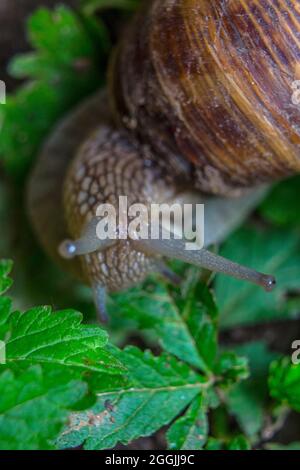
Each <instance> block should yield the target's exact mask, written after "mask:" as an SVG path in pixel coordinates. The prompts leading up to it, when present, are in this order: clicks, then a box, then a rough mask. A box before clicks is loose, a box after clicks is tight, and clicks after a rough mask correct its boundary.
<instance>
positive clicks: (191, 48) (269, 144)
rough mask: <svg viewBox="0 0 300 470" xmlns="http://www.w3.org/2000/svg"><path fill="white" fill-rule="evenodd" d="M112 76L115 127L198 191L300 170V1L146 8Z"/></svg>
mask: <svg viewBox="0 0 300 470" xmlns="http://www.w3.org/2000/svg"><path fill="white" fill-rule="evenodd" d="M111 71H112V80H111V84H112V85H111V87H112V93H111V95H112V96H113V105H114V109H115V113H116V116H117V117H118V119H119V121H122V124H123V125H125V126H127V127H129V128H131V129H132V130H134V131H135V132H136V133H137V134H138V135H139V136H140V138H142V139H143V140H144V141H145V142H148V143H150V144H151V145H152V146H153V148H154V149H155V151H156V153H157V154H158V155H159V157H160V158H166V159H167V158H170V157H171V159H172V161H175V162H176V164H178V163H179V164H180V163H182V168H180V171H182V172H186V174H187V176H188V177H191V174H192V177H193V178H195V179H194V181H195V185H196V186H197V187H200V188H201V189H202V190H204V191H207V192H211V193H222V194H229V193H232V192H234V191H235V190H236V189H238V188H242V187H247V186H252V185H255V184H258V183H260V182H268V181H273V180H275V179H278V178H282V177H285V176H288V175H290V174H293V173H296V172H299V171H300V104H299V106H297V105H295V104H293V100H292V96H293V93H294V91H293V88H292V86H293V82H294V81H295V80H300V2H299V0H165V1H164V0H153V1H146V2H145V6H144V7H143V9H142V11H141V12H140V14H139V16H138V17H137V19H136V20H135V22H134V23H133V25H131V28H130V29H129V30H128V31H127V32H126V34H125V38H124V41H123V43H122V45H121V47H120V48H119V50H118V51H117V53H116V56H115V60H114V63H113V66H112V69H111ZM299 95H300V93H299Z"/></svg>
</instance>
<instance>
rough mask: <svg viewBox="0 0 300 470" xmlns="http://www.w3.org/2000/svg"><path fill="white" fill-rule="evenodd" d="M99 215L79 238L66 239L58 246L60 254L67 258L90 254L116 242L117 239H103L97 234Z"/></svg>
mask: <svg viewBox="0 0 300 470" xmlns="http://www.w3.org/2000/svg"><path fill="white" fill-rule="evenodd" d="M98 222H99V218H98V217H93V218H92V219H91V220H90V222H89V223H88V224H87V225H86V227H85V228H84V230H83V233H82V236H81V237H80V238H79V239H78V240H64V241H63V242H62V243H61V244H60V245H59V248H58V252H59V254H60V255H61V256H62V257H63V258H65V259H72V258H74V257H75V256H81V255H88V254H91V253H95V252H96V251H102V250H105V249H107V248H109V247H110V246H112V245H114V244H115V242H116V241H115V240H111V239H105V240H102V239H100V238H99V237H98V236H97V224H98Z"/></svg>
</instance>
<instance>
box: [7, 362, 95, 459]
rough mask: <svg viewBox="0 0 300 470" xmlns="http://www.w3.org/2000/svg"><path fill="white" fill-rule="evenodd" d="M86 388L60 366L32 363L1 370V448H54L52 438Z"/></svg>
mask: <svg viewBox="0 0 300 470" xmlns="http://www.w3.org/2000/svg"><path fill="white" fill-rule="evenodd" d="M86 392H87V386H86V384H85V383H83V382H80V381H78V380H72V378H71V377H70V374H68V373H67V374H66V371H65V370H64V369H63V370H59V369H56V370H50V369H47V370H45V371H44V370H43V369H42V367H40V366H32V367H30V368H28V369H27V370H25V371H23V372H22V373H21V374H16V373H14V372H12V371H11V370H9V369H8V370H5V371H4V372H2V373H1V374H0V396H1V402H0V449H1V450H37V449H54V444H53V439H54V438H55V437H56V436H57V434H58V433H59V431H60V429H61V428H62V426H63V425H64V424H65V423H66V421H67V418H68V414H69V413H70V410H72V409H74V405H76V403H77V402H78V401H79V400H81V399H82V398H83V397H84V395H85V394H86Z"/></svg>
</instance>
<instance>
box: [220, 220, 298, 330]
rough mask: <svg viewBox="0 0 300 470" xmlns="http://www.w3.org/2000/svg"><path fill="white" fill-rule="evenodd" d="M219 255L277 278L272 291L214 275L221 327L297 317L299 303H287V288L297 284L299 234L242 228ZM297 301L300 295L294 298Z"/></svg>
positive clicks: (289, 288) (293, 287) (290, 289)
mask: <svg viewBox="0 0 300 470" xmlns="http://www.w3.org/2000/svg"><path fill="white" fill-rule="evenodd" d="M222 255H224V256H226V257H228V258H230V259H233V260H235V261H237V262H240V263H242V264H245V265H248V266H250V267H253V268H255V269H257V270H260V271H262V272H265V273H269V274H273V275H275V276H276V278H277V287H276V288H275V289H274V291H273V292H271V293H266V292H265V291H264V290H263V289H261V288H260V287H258V286H255V285H252V284H250V283H246V282H242V281H238V280H236V279H232V278H229V277H226V276H217V280H216V296H217V300H218V305H219V308H220V311H221V326H222V327H223V328H231V327H234V326H240V325H249V324H256V323H259V322H265V321H270V320H275V319H280V318H287V317H291V316H296V315H297V314H298V313H299V303H298V305H297V304H296V305H294V307H295V310H294V309H292V305H290V308H289V304H288V303H287V302H286V295H287V293H288V292H289V291H293V290H295V291H296V290H298V289H299V287H300V251H299V236H298V234H296V233H293V232H291V231H290V230H288V231H286V230H277V231H276V230H274V229H270V230H265V231H263V232H260V231H258V230H257V229H252V228H251V229H250V228H244V229H242V230H239V231H238V232H236V233H235V234H234V235H232V236H231V237H230V238H229V239H228V241H227V242H226V243H225V245H224V248H223V250H222ZM297 299H298V301H299V296H298V297H297Z"/></svg>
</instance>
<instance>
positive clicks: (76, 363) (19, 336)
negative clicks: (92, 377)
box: [0, 307, 124, 374]
mask: <svg viewBox="0 0 300 470" xmlns="http://www.w3.org/2000/svg"><path fill="white" fill-rule="evenodd" d="M0 313H2V314H3V312H0ZM6 315H7V312H6ZM6 323H7V324H8V325H9V326H10V327H9V335H8V336H7V335H6V337H3V338H1V339H3V340H5V342H6V360H7V363H10V362H13V363H14V362H17V361H26V362H32V363H47V364H57V365H64V366H69V367H78V368H80V369H83V370H87V371H88V370H89V371H94V372H102V373H103V372H104V373H105V374H119V373H121V372H124V367H123V366H122V365H121V363H120V362H119V361H117V360H116V359H115V358H114V356H112V355H111V354H110V353H109V351H108V350H107V349H106V346H107V344H108V336H107V333H106V332H105V331H104V330H102V329H101V328H99V327H98V326H87V325H83V324H82V315H81V314H80V313H79V312H76V311H74V310H65V311H60V312H55V313H54V312H53V311H52V309H51V308H50V307H36V308H33V309H31V310H29V311H28V312H25V313H23V314H20V313H19V312H14V313H10V314H9V315H7V318H6ZM0 324H1V317H0Z"/></svg>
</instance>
